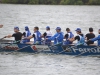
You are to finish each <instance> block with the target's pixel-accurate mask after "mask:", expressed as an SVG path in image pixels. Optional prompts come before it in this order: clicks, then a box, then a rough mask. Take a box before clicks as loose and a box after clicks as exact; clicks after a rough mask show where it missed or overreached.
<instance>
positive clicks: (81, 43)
mask: <svg viewBox="0 0 100 75" xmlns="http://www.w3.org/2000/svg"><path fill="white" fill-rule="evenodd" d="M78 36H79V38H80V40H78V41H77V45H85V37H84V35H83V36H81V35H78Z"/></svg>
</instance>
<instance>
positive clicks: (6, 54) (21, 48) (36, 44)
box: [6, 41, 42, 55]
mask: <svg viewBox="0 0 100 75" xmlns="http://www.w3.org/2000/svg"><path fill="white" fill-rule="evenodd" d="M41 42H42V41H41ZM32 45H37V44H30V45H28V46H24V47H22V48H19V49H17V50H14V51H12V52H10V53H8V54H11V53H13V52H18V51H20V50H22V49H25V48H27V47H31V46H32ZM8 54H6V55H8Z"/></svg>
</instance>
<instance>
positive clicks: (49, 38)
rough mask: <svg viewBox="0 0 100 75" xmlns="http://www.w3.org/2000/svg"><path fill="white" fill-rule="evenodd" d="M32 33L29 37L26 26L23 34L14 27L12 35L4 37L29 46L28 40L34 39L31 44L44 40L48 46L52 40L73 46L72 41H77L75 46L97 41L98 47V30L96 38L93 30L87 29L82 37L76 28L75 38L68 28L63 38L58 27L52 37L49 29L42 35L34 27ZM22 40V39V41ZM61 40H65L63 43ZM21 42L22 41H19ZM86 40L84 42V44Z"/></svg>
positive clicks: (79, 30)
mask: <svg viewBox="0 0 100 75" xmlns="http://www.w3.org/2000/svg"><path fill="white" fill-rule="evenodd" d="M33 31H34V33H33V34H32V35H31V32H30V30H29V27H28V26H25V32H24V33H23V34H22V33H21V32H19V27H17V26H16V27H14V32H15V33H14V34H13V35H8V36H5V38H9V37H15V41H18V42H17V43H24V44H31V43H30V39H31V38H34V42H33V43H32V44H39V45H41V44H43V43H42V42H43V41H42V38H44V41H45V44H46V45H48V44H49V45H50V44H51V41H52V40H54V44H55V45H56V44H62V45H69V44H73V41H75V40H77V43H76V44H75V45H86V44H87V45H93V44H94V41H98V45H100V29H99V30H98V33H99V35H98V37H95V34H94V33H93V28H89V32H90V33H88V34H86V36H84V34H82V31H81V29H80V28H77V29H76V30H75V31H76V33H77V36H74V34H73V33H72V32H71V30H70V29H69V28H66V31H67V34H66V35H65V36H64V34H63V32H62V31H61V28H60V27H57V28H56V32H57V33H56V34H55V35H53V36H52V33H51V31H50V27H49V26H47V27H46V32H45V33H44V34H43V35H42V34H41V33H40V31H39V27H34V29H33ZM22 38H23V39H22ZM63 39H66V40H65V41H63ZM19 40H22V41H19ZM85 40H86V42H85Z"/></svg>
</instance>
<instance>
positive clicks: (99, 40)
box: [90, 29, 100, 46]
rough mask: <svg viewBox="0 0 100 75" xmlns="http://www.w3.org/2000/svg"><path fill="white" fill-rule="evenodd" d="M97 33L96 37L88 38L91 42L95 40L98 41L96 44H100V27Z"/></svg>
mask: <svg viewBox="0 0 100 75" xmlns="http://www.w3.org/2000/svg"><path fill="white" fill-rule="evenodd" d="M98 33H99V35H98V37H96V38H93V39H90V41H93V42H94V41H97V42H98V46H100V29H99V30H98Z"/></svg>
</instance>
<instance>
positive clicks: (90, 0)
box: [0, 0, 100, 5]
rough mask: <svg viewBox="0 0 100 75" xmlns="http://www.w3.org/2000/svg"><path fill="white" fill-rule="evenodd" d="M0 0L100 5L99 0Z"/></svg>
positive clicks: (5, 1)
mask: <svg viewBox="0 0 100 75" xmlns="http://www.w3.org/2000/svg"><path fill="white" fill-rule="evenodd" d="M0 2H1V3H6V4H34V5H100V0H0Z"/></svg>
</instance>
